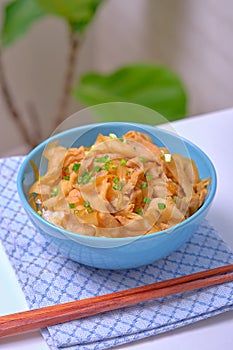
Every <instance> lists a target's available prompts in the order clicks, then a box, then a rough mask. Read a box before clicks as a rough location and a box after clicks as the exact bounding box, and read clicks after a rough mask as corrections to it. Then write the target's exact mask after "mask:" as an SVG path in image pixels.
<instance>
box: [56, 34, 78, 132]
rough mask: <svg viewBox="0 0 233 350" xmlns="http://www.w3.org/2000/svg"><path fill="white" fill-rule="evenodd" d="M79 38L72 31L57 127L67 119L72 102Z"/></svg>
mask: <svg viewBox="0 0 233 350" xmlns="http://www.w3.org/2000/svg"><path fill="white" fill-rule="evenodd" d="M78 45H79V38H78V33H77V32H74V31H72V30H71V31H70V35H69V55H68V61H67V69H66V74H65V80H64V85H63V91H62V95H61V99H60V102H59V107H58V113H57V116H56V118H55V127H57V126H58V125H59V124H60V123H61V122H62V121H63V120H64V118H65V116H66V111H67V108H68V104H69V101H70V90H71V87H72V84H73V80H74V74H75V65H76V58H77V53H78Z"/></svg>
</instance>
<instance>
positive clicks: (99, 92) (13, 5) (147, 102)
mask: <svg viewBox="0 0 233 350" xmlns="http://www.w3.org/2000/svg"><path fill="white" fill-rule="evenodd" d="M104 1H105V0H13V1H10V2H9V3H8V4H6V6H5V15H4V21H3V27H2V33H1V41H2V46H3V47H7V46H9V45H11V44H13V43H14V42H15V41H16V40H17V39H19V38H20V37H21V36H22V35H23V34H25V33H26V32H27V31H28V30H29V29H30V27H31V25H32V24H33V23H34V22H35V21H37V20H39V19H41V18H42V17H45V16H58V17H60V18H62V19H63V20H65V22H66V23H67V24H68V27H69V30H70V31H71V32H79V33H80V35H83V32H84V31H85V29H86V28H87V27H88V26H89V25H90V23H91V22H92V20H93V18H94V17H95V14H96V11H97V9H98V8H99V6H100V5H101V4H102V3H103V2H104ZM116 1H117V0H116ZM72 92H73V96H74V97H75V98H76V99H77V100H79V101H81V102H83V103H84V104H85V105H87V106H90V105H93V104H98V103H102V102H115V101H122V102H132V103H138V104H141V105H143V106H146V107H149V108H152V109H153V110H156V111H157V112H159V113H161V114H162V115H164V117H166V118H168V119H169V120H175V119H179V118H183V117H184V116H185V115H186V108H187V96H186V92H185V88H184V86H183V83H182V82H181V80H180V78H179V77H178V76H177V75H176V74H175V73H174V72H172V71H171V70H170V69H168V68H166V67H162V66H158V65H153V64H151V63H150V64H146V63H143V64H132V65H131V66H127V67H122V68H120V69H118V70H116V71H114V72H111V74H109V75H101V74H98V73H95V72H93V73H87V74H85V75H83V76H81V77H80V78H79V80H78V81H77V84H76V86H75V87H74V88H73V89H72Z"/></svg>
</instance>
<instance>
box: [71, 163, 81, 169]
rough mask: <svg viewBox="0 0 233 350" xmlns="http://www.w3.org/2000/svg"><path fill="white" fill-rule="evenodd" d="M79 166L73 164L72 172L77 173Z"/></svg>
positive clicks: (78, 164)
mask: <svg viewBox="0 0 233 350" xmlns="http://www.w3.org/2000/svg"><path fill="white" fill-rule="evenodd" d="M80 166H81V164H80V163H75V164H74V165H73V168H72V170H73V171H78V169H79V168H80Z"/></svg>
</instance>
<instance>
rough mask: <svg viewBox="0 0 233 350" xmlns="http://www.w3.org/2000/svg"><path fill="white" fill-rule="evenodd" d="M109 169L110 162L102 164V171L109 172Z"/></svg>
mask: <svg viewBox="0 0 233 350" xmlns="http://www.w3.org/2000/svg"><path fill="white" fill-rule="evenodd" d="M109 169H110V161H107V162H106V163H105V164H104V170H107V171H108V170H109Z"/></svg>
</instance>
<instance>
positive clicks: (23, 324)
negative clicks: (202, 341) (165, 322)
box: [0, 264, 233, 338]
mask: <svg viewBox="0 0 233 350" xmlns="http://www.w3.org/2000/svg"><path fill="white" fill-rule="evenodd" d="M230 281H233V264H231V265H226V266H222V267H218V268H215V269H210V270H205V271H201V272H197V273H194V274H190V275H186V276H182V277H178V278H173V279H170V280H165V281H162V282H157V283H152V284H148V285H146V286H141V287H136V288H131V289H127V290H123V291H120V292H114V293H110V294H105V295H101V296H96V297H92V298H87V299H82V300H77V301H72V302H68V303H64V304H59V305H53V306H47V307H42V308H40V309H35V310H29V311H23V312H18V313H15V314H10V315H5V316H1V317H0V338H1V337H5V336H9V335H13V334H18V333H23V332H27V331H31V330H33V329H38V328H44V327H47V326H52V325H55V324H59V323H63V322H68V321H72V320H77V319H80V318H84V317H88V316H93V315H97V314H99V313H102V312H106V311H110V310H116V309H120V308H123V307H127V306H132V305H135V304H138V303H141V302H145V301H149V300H154V299H158V298H163V297H165V296H168V295H173V294H178V293H183V292H187V291H191V290H195V289H200V288H204V287H209V286H213V285H217V284H221V283H226V282H230Z"/></svg>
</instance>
